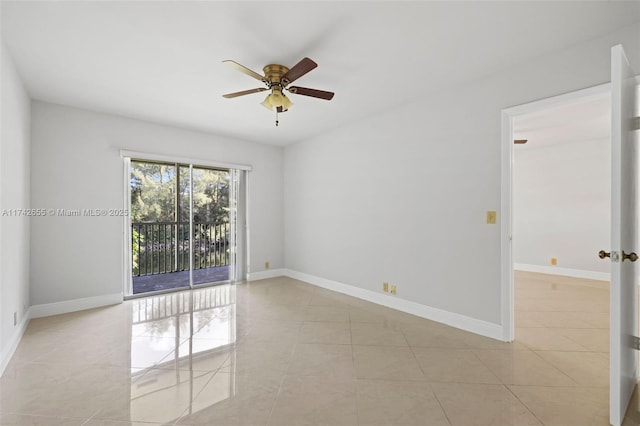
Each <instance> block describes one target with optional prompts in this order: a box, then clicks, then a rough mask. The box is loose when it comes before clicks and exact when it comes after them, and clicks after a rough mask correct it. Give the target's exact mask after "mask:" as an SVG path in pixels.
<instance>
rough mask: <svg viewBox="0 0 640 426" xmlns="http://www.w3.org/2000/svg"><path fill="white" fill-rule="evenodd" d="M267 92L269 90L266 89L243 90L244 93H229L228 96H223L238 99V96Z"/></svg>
mask: <svg viewBox="0 0 640 426" xmlns="http://www.w3.org/2000/svg"><path fill="white" fill-rule="evenodd" d="M265 90H267V88H266V87H258V88H257V89H250V90H243V91H242V92H234V93H227V94H226V95H222V97H223V98H227V99H231V98H237V97H238V96H244V95H250V94H252V93H258V92H264V91H265Z"/></svg>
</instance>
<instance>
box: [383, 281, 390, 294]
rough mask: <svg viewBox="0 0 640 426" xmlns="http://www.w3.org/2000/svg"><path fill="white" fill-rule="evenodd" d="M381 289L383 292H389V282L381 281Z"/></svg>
mask: <svg viewBox="0 0 640 426" xmlns="http://www.w3.org/2000/svg"><path fill="white" fill-rule="evenodd" d="M382 291H384V292H385V293H389V283H388V282H383V283H382Z"/></svg>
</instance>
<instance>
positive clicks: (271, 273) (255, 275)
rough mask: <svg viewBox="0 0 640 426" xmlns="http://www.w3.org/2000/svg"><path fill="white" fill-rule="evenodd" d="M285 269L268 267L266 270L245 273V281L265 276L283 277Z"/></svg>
mask: <svg viewBox="0 0 640 426" xmlns="http://www.w3.org/2000/svg"><path fill="white" fill-rule="evenodd" d="M285 272H286V269H268V270H266V271H260V272H251V273H249V274H247V281H257V280H265V279H267V278H275V277H283V276H285V275H286V273H285Z"/></svg>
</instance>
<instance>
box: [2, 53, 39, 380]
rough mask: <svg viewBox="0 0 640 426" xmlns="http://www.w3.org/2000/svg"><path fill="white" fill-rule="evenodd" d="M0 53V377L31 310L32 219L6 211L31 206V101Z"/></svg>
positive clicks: (3, 55)
mask: <svg viewBox="0 0 640 426" xmlns="http://www.w3.org/2000/svg"><path fill="white" fill-rule="evenodd" d="M1 50H2V57H1V62H0V64H1V70H2V73H1V74H2V86H1V90H0V92H1V94H2V109H1V110H0V111H1V112H0V122H1V126H2V132H1V135H2V136H1V139H0V210H1V211H3V212H5V213H6V214H2V215H1V216H0V235H2V238H1V239H0V241H1V244H0V374H1V373H2V370H3V369H4V367H5V366H6V363H7V362H8V361H9V357H10V356H11V354H12V353H13V351H14V350H15V347H16V345H17V343H18V339H19V338H20V336H21V335H22V331H23V330H24V327H25V325H26V316H27V309H28V307H29V263H30V262H29V222H30V220H29V218H28V217H24V216H14V215H8V211H9V210H10V209H27V208H29V206H30V177H29V171H30V167H29V162H30V159H29V157H30V150H31V146H30V102H31V101H30V100H29V96H28V94H27V92H26V90H25V88H24V86H23V85H22V81H21V80H20V77H19V75H18V73H17V71H16V69H15V67H14V64H13V61H12V59H11V57H10V54H9V52H8V50H7V49H6V47H5V45H4V43H2V48H1ZM5 210H7V211H5ZM14 312H17V315H18V324H17V325H15V326H14V324H13V315H14Z"/></svg>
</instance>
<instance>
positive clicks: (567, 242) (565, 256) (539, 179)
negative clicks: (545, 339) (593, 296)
mask: <svg viewBox="0 0 640 426" xmlns="http://www.w3.org/2000/svg"><path fill="white" fill-rule="evenodd" d="M610 99H611V95H610V85H609V84H605V85H601V86H597V87H593V88H589V89H585V90H581V91H578V92H573V93H569V94H566V95H561V96H557V97H554V98H549V99H545V100H541V101H537V102H533V103H529V104H525V105H521V106H517V107H514V108H509V109H507V110H503V116H502V118H503V129H502V140H503V146H502V152H503V161H502V164H503V178H502V179H503V181H502V188H503V194H502V199H503V204H502V208H501V213H502V229H501V234H502V247H503V253H502V268H503V270H502V283H503V293H502V294H503V311H502V319H503V333H504V334H503V338H504V340H505V341H513V340H514V339H515V337H516V335H515V333H516V325H515V319H516V318H515V316H516V313H515V311H516V301H517V300H516V297H515V296H516V294H515V291H516V290H515V287H516V281H515V279H514V277H515V276H518V277H519V278H522V280H523V281H526V279H530V280H533V281H536V280H537V281H538V282H540V281H541V279H543V278H545V277H562V278H555V279H552V280H546V281H547V283H546V284H547V285H548V286H550V290H557V288H558V285H560V286H562V285H563V284H564V283H567V282H569V283H570V282H571V279H570V278H568V277H574V279H575V278H582V279H586V280H603V281H608V279H609V264H608V263H607V262H600V261H599V259H598V258H597V253H598V250H599V249H601V248H603V247H608V245H609V239H610V235H609V230H610V225H609V223H610V219H609V216H610V184H609V182H610V168H609V167H610V164H609V163H610V162H609V152H610ZM516 140H518V141H519V142H520V143H514V141H516ZM523 140H526V141H527V142H526V143H522V141H523ZM594 169H595V170H597V171H596V172H595V173H594ZM594 179H595V183H594ZM514 270H516V271H518V272H514ZM520 271H525V272H520ZM536 274H537V275H536ZM540 274H547V275H540ZM564 277H567V278H566V279H564ZM586 283H587V285H591V284H593V283H591V282H589V281H586ZM531 285H533V286H535V284H532V283H531ZM523 286H524V287H525V289H524V290H522V291H523V292H527V291H529V290H527V289H526V287H527V284H523ZM554 286H555V287H554ZM532 288H534V287H532ZM556 294H557V292H556ZM607 294H608V290H607ZM548 295H551V293H549V294H547V296H548ZM517 302H518V303H521V302H520V301H519V300H518V301H517ZM548 302H549V300H547V302H546V305H544V304H545V302H542V301H540V305H541V306H540V307H539V308H540V309H539V311H540V315H541V319H542V320H543V321H541V322H540V324H542V323H544V322H546V321H547V320H549V317H551V316H553V315H555V316H557V317H558V318H559V317H560V316H562V314H550V313H548V312H551V311H553V310H554V309H553V306H549V303H548ZM607 307H608V304H607ZM519 308H522V306H519ZM525 309H527V308H525ZM562 309H563V308H558V309H557V310H558V311H559V310H562ZM531 310H532V311H535V310H536V309H534V308H531ZM544 312H547V314H546V315H545V314H544ZM522 316H523V317H526V318H524V319H523V318H519V320H520V321H519V322H520V323H523V322H524V323H525V324H529V325H532V326H536V325H537V323H536V320H535V318H534V317H535V315H534V314H526V315H522ZM607 327H608V323H607ZM531 331H532V335H533V336H532V338H533V339H537V338H540V336H537V334H536V333H535V331H537V332H538V334H540V333H541V330H531ZM607 331H608V330H607ZM521 337H525V336H524V335H522V336H521ZM558 340H563V338H562V337H560V338H559V339H558Z"/></svg>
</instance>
